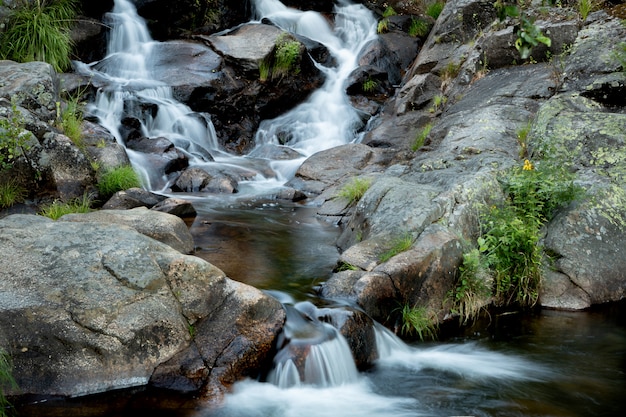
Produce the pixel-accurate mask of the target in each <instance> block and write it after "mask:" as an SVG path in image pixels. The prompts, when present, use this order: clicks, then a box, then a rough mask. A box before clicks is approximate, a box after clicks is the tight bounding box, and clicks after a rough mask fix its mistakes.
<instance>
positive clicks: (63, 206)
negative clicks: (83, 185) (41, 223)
mask: <svg viewBox="0 0 626 417" xmlns="http://www.w3.org/2000/svg"><path fill="white" fill-rule="evenodd" d="M91 202H92V199H91V196H90V195H88V194H85V195H83V196H82V197H81V198H75V199H73V200H71V201H68V202H62V201H59V200H55V201H53V202H52V203H51V204H49V205H47V206H45V207H43V208H42V209H41V211H40V212H39V214H40V215H42V216H45V217H49V218H51V219H52V220H57V219H59V218H60V217H62V216H64V215H66V214H70V213H89V212H90V211H91Z"/></svg>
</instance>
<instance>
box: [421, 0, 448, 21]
mask: <svg viewBox="0 0 626 417" xmlns="http://www.w3.org/2000/svg"><path fill="white" fill-rule="evenodd" d="M445 5H446V3H445V2H444V1H441V0H436V1H434V2H431V3H428V5H427V6H426V12H425V13H426V14H427V15H428V16H430V17H432V18H433V19H435V20H437V18H438V17H439V15H440V14H441V12H442V11H443V7H444V6H445Z"/></svg>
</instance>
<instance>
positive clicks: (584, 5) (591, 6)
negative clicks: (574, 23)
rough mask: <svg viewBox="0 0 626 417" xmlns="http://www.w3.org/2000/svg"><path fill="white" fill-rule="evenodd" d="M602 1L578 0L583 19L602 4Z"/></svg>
mask: <svg viewBox="0 0 626 417" xmlns="http://www.w3.org/2000/svg"><path fill="white" fill-rule="evenodd" d="M600 4H601V2H600V1H597V0H578V3H577V6H578V14H580V18H581V19H582V20H586V19H587V16H589V13H591V12H593V11H595V10H597V9H598V7H599V6H600Z"/></svg>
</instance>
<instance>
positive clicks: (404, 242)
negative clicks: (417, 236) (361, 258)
mask: <svg viewBox="0 0 626 417" xmlns="http://www.w3.org/2000/svg"><path fill="white" fill-rule="evenodd" d="M412 245H413V236H411V234H410V233H405V234H404V235H402V236H400V237H398V238H396V239H394V240H393V241H392V242H391V246H390V248H389V249H388V250H387V251H385V252H384V253H383V254H382V255H380V258H379V260H380V262H387V261H388V260H389V259H391V258H393V257H394V256H396V255H397V254H399V253H402V252H405V251H407V250H408V249H409V248H410V247H411V246H412Z"/></svg>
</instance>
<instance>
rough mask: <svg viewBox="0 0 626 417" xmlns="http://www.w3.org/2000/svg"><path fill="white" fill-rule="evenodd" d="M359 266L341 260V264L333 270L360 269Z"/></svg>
mask: <svg viewBox="0 0 626 417" xmlns="http://www.w3.org/2000/svg"><path fill="white" fill-rule="evenodd" d="M358 270H359V267H357V266H354V265H352V264H349V263H347V262H343V261H342V262H340V263H339V265H337V267H336V268H335V269H334V270H333V272H342V271H358Z"/></svg>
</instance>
